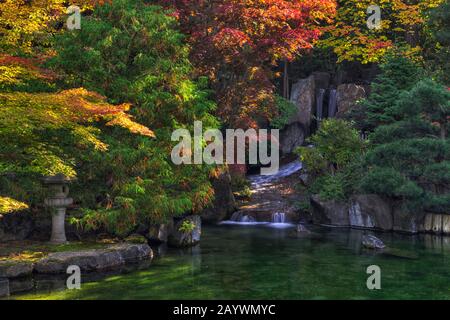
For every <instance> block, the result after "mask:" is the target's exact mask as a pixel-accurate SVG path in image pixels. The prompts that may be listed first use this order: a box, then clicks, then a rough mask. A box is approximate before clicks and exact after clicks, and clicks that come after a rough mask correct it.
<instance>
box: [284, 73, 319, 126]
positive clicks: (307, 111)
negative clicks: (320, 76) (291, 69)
mask: <svg viewBox="0 0 450 320" xmlns="http://www.w3.org/2000/svg"><path fill="white" fill-rule="evenodd" d="M315 96H316V83H315V78H314V76H313V75H311V76H310V77H308V78H306V79H300V80H299V81H298V82H297V83H294V84H293V86H292V91H291V102H292V103H293V104H294V105H295V106H296V107H297V112H296V113H295V114H294V115H293V116H292V118H291V119H290V121H289V123H295V122H298V123H301V124H302V125H303V127H304V128H305V129H306V130H308V131H309V128H310V126H311V122H312V119H313V116H314V105H315V98H316V97H315ZM306 134H309V132H306Z"/></svg>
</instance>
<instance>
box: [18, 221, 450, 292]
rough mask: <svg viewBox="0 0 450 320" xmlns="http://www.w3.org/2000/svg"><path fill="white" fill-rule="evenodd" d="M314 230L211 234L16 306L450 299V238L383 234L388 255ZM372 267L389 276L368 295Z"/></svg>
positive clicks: (345, 235) (341, 234)
mask: <svg viewBox="0 0 450 320" xmlns="http://www.w3.org/2000/svg"><path fill="white" fill-rule="evenodd" d="M310 229H311V230H312V231H314V234H313V235H311V236H308V237H302V238H292V237H290V236H289V234H290V232H291V231H292V229H277V228H270V227H269V226H231V225H223V226H216V227H204V228H203V234H202V242H201V245H199V246H197V247H195V248H193V249H186V250H177V249H164V248H162V247H161V248H160V249H159V251H160V256H159V257H158V258H156V259H154V260H153V262H152V263H151V265H149V266H144V267H141V268H143V269H141V270H139V271H131V272H129V273H125V274H123V273H122V274H116V275H109V276H106V277H105V276H103V278H101V279H100V280H97V281H95V282H90V283H82V288H81V290H62V289H59V290H58V289H46V290H45V289H42V288H41V289H37V290H36V291H34V292H32V293H29V294H25V295H16V296H12V297H11V298H12V299H15V298H17V299H450V238H445V237H433V236H428V235H427V236H425V235H422V236H407V235H398V234H390V233H380V234H376V235H377V236H378V237H380V238H381V239H383V241H384V242H385V243H386V244H387V246H388V247H389V248H390V249H389V251H388V252H386V253H383V254H381V253H374V252H371V251H368V250H366V249H362V248H361V245H360V243H361V236H362V235H363V233H364V231H360V230H350V229H332V228H319V227H314V228H313V227H310ZM369 265H378V266H379V267H380V268H381V290H369V289H367V286H366V280H367V278H368V277H369V275H368V274H367V273H366V269H367V267H368V266H369ZM82 279H83V278H82Z"/></svg>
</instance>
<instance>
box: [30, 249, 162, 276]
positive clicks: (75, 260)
mask: <svg viewBox="0 0 450 320" xmlns="http://www.w3.org/2000/svg"><path fill="white" fill-rule="evenodd" d="M152 257H153V252H152V249H151V248H150V247H149V246H148V245H147V244H131V243H122V244H115V245H111V246H109V247H107V248H105V249H92V250H84V251H70V252H58V253H51V254H49V255H48V256H47V257H46V258H43V259H41V260H39V261H38V262H37V263H36V265H35V268H34V270H35V272H37V273H45V274H57V273H66V271H67V268H68V267H69V266H71V265H76V266H79V267H80V269H81V271H85V272H90V271H97V270H107V269H114V268H116V267H120V266H123V265H124V264H125V263H128V262H135V261H139V260H144V259H150V258H152Z"/></svg>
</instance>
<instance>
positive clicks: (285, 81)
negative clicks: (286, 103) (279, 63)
mask: <svg viewBox="0 0 450 320" xmlns="http://www.w3.org/2000/svg"><path fill="white" fill-rule="evenodd" d="M288 64H289V62H288V61H287V60H284V73H283V98H285V99H289V73H288V72H289V69H288Z"/></svg>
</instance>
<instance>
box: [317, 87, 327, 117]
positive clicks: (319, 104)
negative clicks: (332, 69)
mask: <svg viewBox="0 0 450 320" xmlns="http://www.w3.org/2000/svg"><path fill="white" fill-rule="evenodd" d="M324 96H325V89H319V92H318V93H317V97H316V101H317V107H316V109H317V110H316V111H317V114H316V116H317V120H318V121H320V120H322V118H323V98H324Z"/></svg>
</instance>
